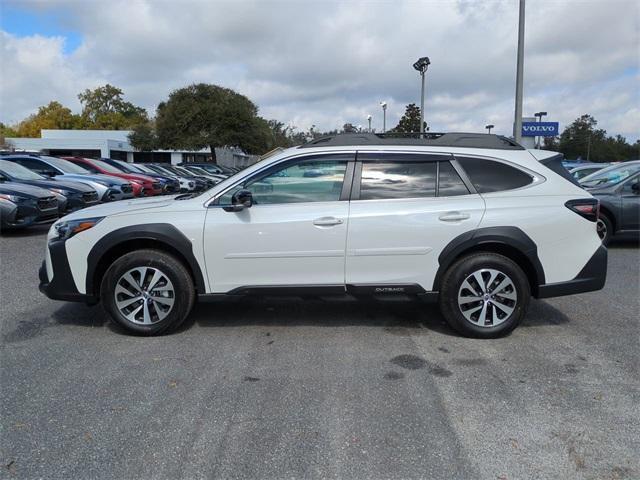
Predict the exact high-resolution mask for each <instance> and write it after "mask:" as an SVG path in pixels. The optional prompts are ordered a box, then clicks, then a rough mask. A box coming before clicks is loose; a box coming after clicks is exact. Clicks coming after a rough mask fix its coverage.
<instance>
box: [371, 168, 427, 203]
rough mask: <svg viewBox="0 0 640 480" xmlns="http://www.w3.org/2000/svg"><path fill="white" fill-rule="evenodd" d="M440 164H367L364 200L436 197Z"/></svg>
mask: <svg viewBox="0 0 640 480" xmlns="http://www.w3.org/2000/svg"><path fill="white" fill-rule="evenodd" d="M436 175H437V162H412V161H409V162H402V161H393V162H384V161H383V162H365V163H363V164H362V181H361V183H360V200H378V199H383V198H420V197H435V196H436Z"/></svg>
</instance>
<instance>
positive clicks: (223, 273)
mask: <svg viewBox="0 0 640 480" xmlns="http://www.w3.org/2000/svg"><path fill="white" fill-rule="evenodd" d="M561 160H562V158H561V156H560V155H557V154H556V153H555V152H546V151H541V150H526V149H524V148H523V147H521V146H520V145H518V144H515V143H514V142H512V141H510V140H508V139H506V138H504V137H500V136H496V135H486V134H442V135H440V136H438V135H434V134H429V138H427V139H398V138H395V139H394V138H388V137H385V136H381V135H375V134H367V135H360V134H358V135H337V136H333V137H325V138H321V139H318V140H315V141H313V142H311V143H308V144H306V145H303V146H301V147H296V148H290V149H288V150H284V151H282V152H281V153H279V154H278V155H275V156H273V157H270V158H268V159H266V160H263V161H262V162H259V163H257V164H255V165H253V166H251V167H249V168H247V169H246V170H243V171H242V172H241V173H239V174H237V175H235V176H233V177H230V178H229V179H227V180H224V181H222V182H221V183H219V184H217V185H216V186H215V187H213V188H211V189H210V190H207V191H205V192H203V193H200V194H198V195H195V194H184V195H179V196H177V197H169V198H167V197H164V198H163V197H160V198H149V199H142V200H136V201H135V202H126V201H124V202H118V203H116V204H105V205H101V206H97V207H91V208H88V209H85V210H82V211H80V212H77V213H74V214H72V215H68V216H66V217H65V218H64V219H62V220H60V221H58V222H56V223H55V224H54V225H53V226H52V228H51V230H50V231H49V235H48V245H47V251H46V262H45V263H44V264H43V267H42V268H41V271H40V280H41V285H40V288H41V290H42V291H43V292H44V293H45V294H46V295H48V296H49V297H50V298H54V299H61V300H75V301H84V302H88V303H95V302H98V301H100V302H101V303H102V305H103V306H104V308H105V309H106V310H107V312H109V314H110V315H111V317H112V318H113V319H114V320H115V321H116V322H118V323H119V324H121V325H123V326H124V327H125V328H127V329H129V330H131V331H134V332H138V333H141V334H146V335H153V334H159V333H162V332H168V331H170V330H172V329H175V328H176V327H177V326H178V325H180V324H181V323H182V322H183V321H184V320H185V318H186V317H187V316H188V315H189V312H190V311H191V308H192V307H193V304H194V302H195V301H196V300H199V301H206V300H207V299H211V298H215V297H219V296H221V295H250V294H256V293H259V294H265V295H272V294H306V293H310V294H316V295H329V294H356V295H362V294H371V295H376V294H394V295H397V294H404V295H412V296H413V295H415V296H420V297H422V298H424V299H431V300H438V301H439V303H440V307H441V311H442V313H443V315H444V317H445V318H446V320H447V321H448V322H449V323H450V325H451V326H452V327H453V328H455V329H456V330H458V331H459V332H461V333H462V334H464V335H469V336H475V337H495V336H498V335H503V334H506V333H507V332H509V331H511V330H512V329H514V328H515V327H516V326H517V325H518V324H519V323H520V321H521V320H522V318H523V317H524V316H525V314H526V311H527V307H528V305H529V299H530V297H531V296H534V297H537V298H545V297H552V296H559V295H568V294H573V293H581V292H588V291H593V290H598V289H601V288H602V287H603V285H604V283H605V275H606V268H607V251H606V249H605V248H604V247H603V246H602V245H601V242H600V238H599V237H598V234H597V232H596V220H597V215H598V203H597V201H596V200H595V199H594V198H593V197H592V196H591V195H590V194H589V193H587V192H585V191H584V190H582V189H581V188H580V187H578V186H576V185H575V184H574V183H572V178H571V176H570V175H569V173H568V172H567V171H566V169H564V167H562V164H561Z"/></svg>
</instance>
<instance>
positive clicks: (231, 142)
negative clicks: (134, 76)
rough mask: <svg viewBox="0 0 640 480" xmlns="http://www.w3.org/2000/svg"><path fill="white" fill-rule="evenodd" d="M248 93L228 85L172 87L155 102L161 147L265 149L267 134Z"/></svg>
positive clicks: (249, 150)
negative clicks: (240, 91)
mask: <svg viewBox="0 0 640 480" xmlns="http://www.w3.org/2000/svg"><path fill="white" fill-rule="evenodd" d="M257 112H258V109H257V107H256V106H255V105H254V104H253V102H251V100H249V99H248V98H247V97H245V96H243V95H240V94H239V93H236V92H234V91H233V90H230V89H228V88H223V87H219V86H217V85H209V84H204V83H200V84H194V85H189V86H188V87H184V88H180V89H178V90H174V91H173V92H171V94H170V95H169V99H168V100H167V101H166V102H162V103H160V105H158V110H157V115H156V131H157V134H158V139H159V143H160V146H161V147H163V148H173V149H180V148H184V149H189V150H198V149H201V148H205V147H209V148H210V149H211V153H212V154H214V155H215V148H216V147H240V148H242V149H243V150H244V151H246V152H248V153H256V154H259V153H264V152H265V151H266V149H267V148H268V134H267V128H266V126H265V124H266V123H267V122H266V121H265V120H264V119H261V118H259V117H258V116H257Z"/></svg>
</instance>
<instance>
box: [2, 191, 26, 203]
mask: <svg viewBox="0 0 640 480" xmlns="http://www.w3.org/2000/svg"><path fill="white" fill-rule="evenodd" d="M0 198H4V199H5V200H9V201H10V202H13V203H17V202H19V201H20V200H22V197H20V196H18V195H9V194H8V193H0Z"/></svg>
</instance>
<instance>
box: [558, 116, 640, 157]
mask: <svg viewBox="0 0 640 480" xmlns="http://www.w3.org/2000/svg"><path fill="white" fill-rule="evenodd" d="M597 125H598V121H597V120H596V119H595V118H593V117H592V116H591V115H588V114H585V115H582V116H580V117H579V118H577V119H575V120H574V121H573V122H572V123H571V124H570V125H568V126H567V127H566V128H565V129H564V130H563V132H562V134H561V135H560V141H559V144H558V150H559V151H560V152H562V153H563V154H564V156H565V157H566V158H569V159H575V158H582V159H584V160H587V159H588V160H590V161H592V162H619V161H625V160H631V159H634V158H638V155H639V153H640V152H639V150H640V148H639V147H640V145H639V144H638V142H636V144H635V145H630V144H629V142H627V139H626V138H624V137H623V136H622V135H616V136H615V137H611V136H607V131H606V130H603V129H601V128H596V127H597ZM545 146H546V144H545Z"/></svg>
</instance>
